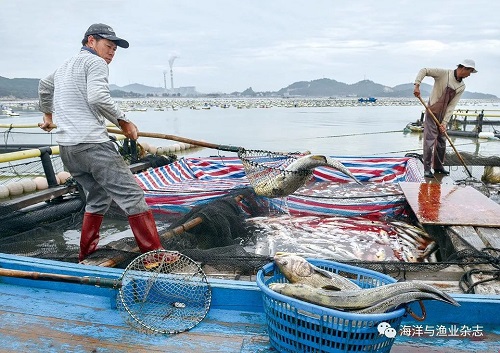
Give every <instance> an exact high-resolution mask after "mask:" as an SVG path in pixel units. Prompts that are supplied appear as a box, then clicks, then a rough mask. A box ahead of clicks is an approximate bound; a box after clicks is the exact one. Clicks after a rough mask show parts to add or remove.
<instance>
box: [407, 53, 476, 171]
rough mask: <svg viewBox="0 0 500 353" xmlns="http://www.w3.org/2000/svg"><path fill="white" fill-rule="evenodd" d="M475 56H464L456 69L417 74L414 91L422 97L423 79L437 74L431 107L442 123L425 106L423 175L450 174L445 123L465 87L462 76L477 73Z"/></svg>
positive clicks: (433, 70) (429, 104)
mask: <svg viewBox="0 0 500 353" xmlns="http://www.w3.org/2000/svg"><path fill="white" fill-rule="evenodd" d="M476 72H477V70H476V63H475V62H474V60H471V59H465V60H463V61H462V62H460V63H459V64H458V65H457V68H456V69H454V70H450V69H429V68H423V69H420V71H419V72H418V74H417V77H416V78H415V88H414V90H413V94H414V95H415V97H420V83H421V82H422V80H423V79H424V78H425V77H427V76H429V77H432V78H434V86H433V87H432V91H431V94H430V97H429V102H428V107H429V109H430V110H431V111H432V112H433V113H434V115H435V116H436V118H437V119H438V120H439V123H440V124H439V125H437V124H436V123H435V122H434V119H433V118H432V116H431V115H430V114H429V112H428V111H427V110H426V112H425V120H424V142H423V155H424V161H423V162H424V177H426V178H433V177H434V174H433V173H432V170H431V168H432V167H434V173H437V174H443V175H448V174H450V173H449V172H448V171H446V170H445V169H444V166H443V163H444V156H445V153H446V136H445V133H446V126H447V125H448V123H449V121H450V119H451V116H452V115H453V111H454V110H455V107H456V105H457V103H458V101H459V100H460V97H461V96H462V93H463V92H464V91H465V83H464V82H463V80H464V79H465V78H467V77H469V76H470V74H471V73H476Z"/></svg>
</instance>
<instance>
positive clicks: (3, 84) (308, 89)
mask: <svg viewBox="0 0 500 353" xmlns="http://www.w3.org/2000/svg"><path fill="white" fill-rule="evenodd" d="M38 82H39V79H33V78H13V79H9V78H5V77H2V76H0V98H7V99H14V98H19V99H36V98H38ZM109 88H110V90H111V95H112V96H113V97H125V98H127V97H141V96H148V95H149V96H150V95H157V96H161V95H162V94H163V93H164V89H163V88H162V87H149V86H145V85H141V84H138V83H134V84H130V85H127V86H124V87H119V86H116V85H113V84H111V85H109ZM431 89H432V86H431V85H429V84H426V83H423V84H422V85H421V86H420V91H421V92H422V96H429V93H430V91H431ZM231 94H232V95H238V96H242V97H255V96H260V97H266V96H301V97H346V96H355V97H395V98H403V97H413V83H405V84H401V85H397V86H394V87H389V86H384V85H382V84H379V83H375V82H373V81H370V80H363V81H359V82H357V83H354V84H346V83H343V82H339V81H336V80H332V79H329V78H322V79H318V80H313V81H299V82H295V83H292V84H291V85H289V86H287V87H284V88H282V89H280V90H279V91H276V92H254V91H253V90H252V88H251V87H250V88H248V89H246V90H244V91H243V92H233V93H231ZM462 98H464V99H498V97H497V96H495V95H493V94H486V93H477V92H467V91H466V92H464V94H463V95H462Z"/></svg>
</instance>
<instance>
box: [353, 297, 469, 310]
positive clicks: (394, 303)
mask: <svg viewBox="0 0 500 353" xmlns="http://www.w3.org/2000/svg"><path fill="white" fill-rule="evenodd" d="M424 299H433V300H439V301H442V302H445V303H448V302H447V301H446V300H444V299H443V298H441V297H439V296H438V295H436V294H434V293H427V292H407V293H403V294H398V295H395V296H393V297H390V298H387V299H386V300H384V301H382V302H380V303H378V304H375V305H373V306H370V307H368V308H365V309H361V310H355V311H353V312H355V313H357V314H381V313H385V312H387V311H390V310H392V309H395V308H397V307H399V306H400V305H404V304H409V303H411V302H414V301H417V300H424ZM448 304H451V303H448ZM459 305H460V304H458V303H457V304H456V305H455V306H459Z"/></svg>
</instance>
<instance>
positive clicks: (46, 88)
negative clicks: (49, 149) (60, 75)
mask: <svg viewBox="0 0 500 353" xmlns="http://www.w3.org/2000/svg"><path fill="white" fill-rule="evenodd" d="M38 106H39V107H38V108H39V109H40V111H41V112H42V113H43V123H40V124H38V126H40V128H41V129H42V130H44V131H51V130H52V129H53V128H54V123H53V122H52V110H53V106H54V74H52V75H49V76H47V77H46V78H44V79H41V80H40V82H39V83H38Z"/></svg>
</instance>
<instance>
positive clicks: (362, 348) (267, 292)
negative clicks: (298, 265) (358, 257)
mask: <svg viewBox="0 0 500 353" xmlns="http://www.w3.org/2000/svg"><path fill="white" fill-rule="evenodd" d="M308 261H309V262H310V263H312V264H313V265H315V266H317V267H320V268H323V269H325V270H328V271H332V272H335V273H339V274H341V275H343V276H346V277H348V278H350V279H352V280H353V281H354V282H355V283H356V284H358V285H359V286H360V287H362V288H372V287H377V286H380V285H384V284H389V283H394V282H396V280H395V279H393V278H392V277H389V276H387V275H384V274H382V273H379V272H376V271H372V270H367V269H363V268H359V267H355V266H350V265H346V264H341V263H337V262H333V261H326V260H319V259H308ZM286 282H288V281H287V280H286V278H285V277H284V276H283V274H282V273H281V272H280V270H279V268H278V267H277V266H276V265H275V264H274V263H270V264H267V265H266V266H264V267H263V268H262V269H261V270H260V271H259V272H258V274H257V285H258V286H259V288H260V289H261V290H262V297H263V301H264V310H265V313H266V320H267V328H268V333H269V339H270V342H271V345H272V346H273V347H274V348H275V349H277V350H278V351H279V352H288V353H304V352H314V353H324V352H325V353H326V352H335V353H337V352H389V351H390V350H391V347H392V344H393V343H394V339H395V338H390V337H387V336H386V335H384V334H379V331H378V328H377V326H378V325H379V324H380V323H381V322H387V323H388V324H389V325H390V326H391V327H392V328H394V329H395V330H396V332H397V331H398V330H399V325H400V324H401V320H402V319H403V316H404V314H405V312H406V310H405V309H404V308H401V309H398V310H395V311H391V312H388V313H384V314H353V313H348V312H343V311H339V310H334V309H330V308H326V307H322V306H319V305H315V304H310V303H306V302H304V301H301V300H297V299H294V298H291V297H288V296H285V295H282V294H279V293H277V292H274V291H273V290H271V289H269V287H268V285H269V284H270V283H286Z"/></svg>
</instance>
